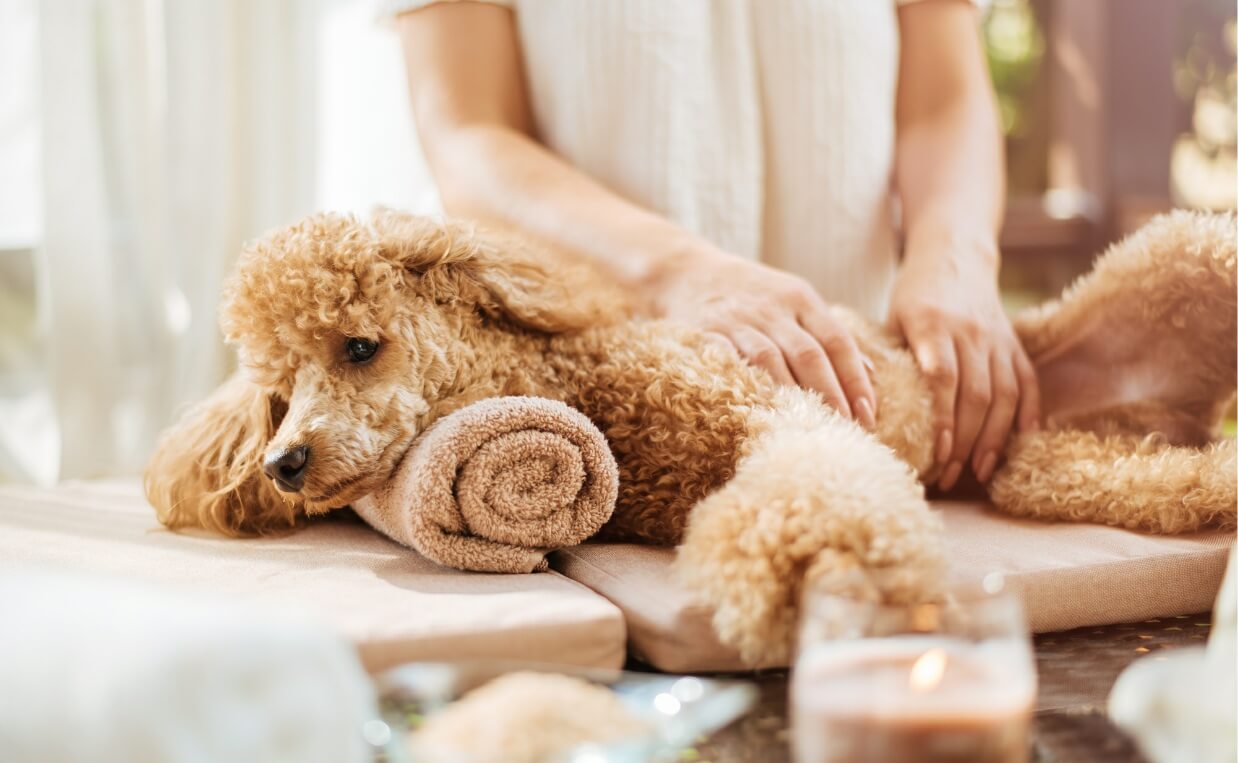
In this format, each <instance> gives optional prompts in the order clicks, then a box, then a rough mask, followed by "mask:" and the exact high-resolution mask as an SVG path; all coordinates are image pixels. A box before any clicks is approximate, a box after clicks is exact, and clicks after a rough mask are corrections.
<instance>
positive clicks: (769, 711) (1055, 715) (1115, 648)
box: [683, 614, 1211, 763]
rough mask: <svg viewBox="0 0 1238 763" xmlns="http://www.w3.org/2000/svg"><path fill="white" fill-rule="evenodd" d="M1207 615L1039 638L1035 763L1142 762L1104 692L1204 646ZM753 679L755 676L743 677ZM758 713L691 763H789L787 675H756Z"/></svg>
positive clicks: (692, 756)
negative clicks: (1111, 714) (1145, 661)
mask: <svg viewBox="0 0 1238 763" xmlns="http://www.w3.org/2000/svg"><path fill="white" fill-rule="evenodd" d="M1210 627H1211V616H1210V615H1207V614H1200V615H1181V616H1178V617H1169V618H1162V619H1158V620H1149V621H1147V622H1143V623H1134V624H1129V625H1110V626H1105V627H1101V628H1079V629H1077V630H1073V631H1065V632H1062V633H1046V634H1044V635H1041V636H1037V637H1036V641H1035V643H1036V665H1037V671H1038V673H1039V678H1040V694H1039V696H1038V698H1037V702H1036V718H1035V727H1034V731H1033V737H1034V739H1033V744H1034V752H1033V755H1032V760H1033V761H1034V763H1090V762H1091V761H1104V763H1144V758H1143V757H1142V756H1141V755H1139V753H1138V751H1137V750H1136V749H1135V747H1134V746H1133V745H1132V744H1131V742H1130V740H1129V739H1128V738H1127V737H1126V736H1125V735H1123V734H1122V733H1121V732H1119V731H1118V730H1117V729H1116V728H1115V727H1114V726H1113V725H1112V724H1110V723H1109V720H1108V719H1107V718H1106V717H1105V703H1106V701H1107V698H1108V696H1109V690H1110V688H1112V687H1113V682H1114V681H1115V680H1116V679H1117V677H1118V674H1119V673H1121V672H1122V669H1123V668H1125V667H1126V666H1127V665H1129V664H1130V663H1131V662H1133V661H1134V660H1135V659H1137V658H1139V657H1143V656H1145V655H1151V656H1152V659H1155V656H1156V655H1157V654H1161V653H1164V652H1166V651H1169V650H1173V649H1179V648H1182V647H1186V646H1202V645H1203V643H1204V641H1205V640H1206V639H1207V637H1208V631H1209V629H1210ZM746 677H747V678H749V679H752V678H753V677H752V676H746ZM755 681H756V682H757V684H758V686H759V688H760V692H761V695H760V700H759V702H758V704H757V707H756V708H755V710H754V711H753V712H752V713H750V714H749V715H748V716H747V717H746V718H744V719H743V720H741V721H739V722H738V723H735V724H733V725H732V726H731V727H729V728H727V729H724V730H722V731H720V732H719V733H717V734H715V735H714V736H713V738H711V739H709V740H707V741H705V742H704V743H702V744H701V745H700V746H698V747H696V748H693V749H692V750H690V751H686V752H685V755H684V756H683V759H684V760H691V761H694V763H789V761H790V752H789V750H788V747H787V736H788V731H787V673H786V671H768V672H764V673H761V674H759V675H757V676H756V677H755Z"/></svg>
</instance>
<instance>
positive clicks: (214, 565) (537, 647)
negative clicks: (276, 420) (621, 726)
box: [0, 482, 625, 671]
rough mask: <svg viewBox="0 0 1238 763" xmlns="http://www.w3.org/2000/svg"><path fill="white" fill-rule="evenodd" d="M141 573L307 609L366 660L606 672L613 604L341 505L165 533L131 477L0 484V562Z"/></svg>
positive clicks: (618, 650)
mask: <svg viewBox="0 0 1238 763" xmlns="http://www.w3.org/2000/svg"><path fill="white" fill-rule="evenodd" d="M28 566H37V567H43V568H53V569H57V570H62V571H80V572H86V573H93V574H107V575H113V576H120V577H132V578H141V579H144V580H151V581H156V582H160V583H164V584H167V585H169V586H173V587H176V588H177V589H181V590H187V591H201V592H209V593H211V594H215V595H223V596H228V597H234V598H236V599H239V600H245V601H249V602H255V603H257V604H259V605H260V606H263V607H268V608H278V609H284V610H289V611H292V612H296V613H300V614H308V615H310V616H312V617H316V618H318V619H319V620H321V621H325V622H326V623H327V624H328V625H330V626H332V627H334V628H337V629H338V630H339V631H340V632H341V633H343V634H344V635H345V636H346V637H348V638H349V639H351V640H352V641H353V642H354V643H355V644H356V645H357V648H358V651H359V653H360V655H361V659H362V661H363V662H364V663H365V665H366V667H367V668H368V669H369V670H372V671H374V670H381V669H383V668H386V667H390V666H392V665H396V664H399V663H401V662H407V661H410V660H433V659H468V658H501V659H513V660H532V661H540V662H553V663H565V664H572V665H582V666H595V667H607V668H615V667H619V666H620V665H622V663H623V659H624V654H625V651H624V637H625V631H624V623H623V617H622V615H621V614H620V612H619V610H618V609H616V608H615V606H614V605H613V604H611V603H609V602H608V601H606V600H605V599H603V598H602V597H600V596H598V595H597V594H594V593H592V592H590V591H589V590H588V589H586V588H585V587H584V586H582V585H580V584H579V583H576V582H574V581H572V580H569V579H567V578H565V577H563V576H561V575H559V574H557V573H554V572H544V573H537V574H531V575H483V574H476V573H464V572H457V571H454V570H449V569H446V568H443V567H439V566H437V565H435V564H433V563H431V562H429V561H426V560H425V559H423V558H421V557H420V556H418V555H417V554H416V553H415V552H413V551H410V550H408V549H406V548H403V547H401V546H399V545H397V544H395V543H394V542H392V541H389V540H387V539H385V538H383V537H382V536H380V535H379V534H378V533H376V532H374V531H373V530H371V529H370V528H369V527H367V526H365V525H364V524H362V523H361V522H360V521H359V520H357V519H356V517H355V516H353V515H352V514H351V513H349V512H341V516H340V517H338V518H334V519H325V520H318V521H315V522H311V523H310V524H309V526H308V527H306V528H305V529H303V530H300V531H298V532H295V533H291V534H288V535H285V536H282V537H274V538H255V539H242V540H238V539H229V538H221V537H218V536H213V535H209V534H205V533H193V534H189V533H172V532H169V531H168V530H166V529H164V528H162V527H161V526H160V525H159V523H158V522H157V521H156V520H155V514H154V510H153V509H151V507H150V506H149V505H148V504H147V503H146V500H145V498H143V497H142V494H141V491H140V489H139V487H138V485H137V484H136V483H135V482H125V483H76V484H73V483H70V484H66V485H64V486H62V487H58V488H55V489H51V490H41V489H36V488H25V487H14V486H7V487H0V569H14V568H18V569H20V568H22V567H28Z"/></svg>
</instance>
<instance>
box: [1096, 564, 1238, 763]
mask: <svg viewBox="0 0 1238 763" xmlns="http://www.w3.org/2000/svg"><path fill="white" fill-rule="evenodd" d="M1236 559H1238V546H1235V547H1234V549H1232V550H1231V551H1230V556H1229V569H1228V571H1227V572H1226V573H1225V582H1224V583H1223V584H1222V586H1221V593H1220V595H1218V596H1217V602H1216V610H1215V611H1216V614H1215V616H1214V617H1215V619H1214V621H1213V624H1212V636H1211V637H1210V638H1209V639H1208V646H1207V647H1205V648H1202V649H1183V650H1181V651H1177V652H1174V653H1173V654H1170V655H1166V656H1160V657H1144V658H1143V659H1141V660H1139V661H1138V662H1136V663H1135V664H1133V665H1131V666H1130V667H1129V668H1127V669H1126V670H1125V671H1123V673H1122V675H1121V676H1119V677H1118V681H1117V683H1116V684H1115V685H1114V687H1113V692H1112V693H1111V694H1110V695H1109V717H1110V718H1111V719H1112V720H1113V722H1114V723H1116V724H1117V725H1118V726H1121V727H1122V728H1123V729H1124V730H1125V731H1126V732H1127V733H1129V734H1130V735H1131V736H1133V737H1134V738H1135V740H1136V741H1137V742H1138V743H1139V747H1140V748H1141V749H1142V750H1143V752H1144V754H1145V755H1147V756H1148V758H1149V759H1150V760H1152V761H1153V763H1212V761H1217V763H1230V761H1233V760H1236V759H1238V719H1236V718H1238V707H1236V705H1238V700H1236V698H1235V694H1236V693H1238V661H1236V655H1238V569H1236V568H1238V561H1235V560H1236Z"/></svg>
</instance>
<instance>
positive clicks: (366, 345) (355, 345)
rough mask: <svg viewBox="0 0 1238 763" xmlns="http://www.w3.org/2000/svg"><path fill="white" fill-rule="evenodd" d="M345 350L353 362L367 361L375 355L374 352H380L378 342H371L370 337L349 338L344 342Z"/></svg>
mask: <svg viewBox="0 0 1238 763" xmlns="http://www.w3.org/2000/svg"><path fill="white" fill-rule="evenodd" d="M344 350H345V351H346V352H347V353H348V359H349V360H351V361H352V362H353V363H365V362H367V361H368V360H369V359H370V358H372V357H374V353H376V352H378V342H371V341H370V340H369V339H349V340H348V341H347V342H346V343H345V344H344Z"/></svg>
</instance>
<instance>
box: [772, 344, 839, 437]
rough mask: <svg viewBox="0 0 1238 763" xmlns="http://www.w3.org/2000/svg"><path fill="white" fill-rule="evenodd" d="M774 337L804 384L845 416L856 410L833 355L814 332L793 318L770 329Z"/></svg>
mask: <svg viewBox="0 0 1238 763" xmlns="http://www.w3.org/2000/svg"><path fill="white" fill-rule="evenodd" d="M770 334H771V338H772V339H773V340H774V342H775V343H777V345H778V346H779V347H780V348H781V349H782V355H783V360H784V361H785V362H786V364H787V366H788V367H789V368H790V370H791V373H792V375H793V376H794V377H795V381H796V383H797V384H799V385H800V386H801V387H806V388H808V389H815V390H816V391H818V392H820V393H821V396H822V397H823V398H825V402H826V404H828V405H829V406H831V407H833V408H834V409H836V410H837V411H838V412H839V413H841V414H843V415H844V416H848V417H850V416H851V415H852V413H853V412H854V409H853V408H852V406H851V404H850V402H848V400H847V396H846V394H845V393H844V392H843V388H842V385H841V384H839V381H838V377H837V376H836V375H835V369H834V368H833V367H832V365H831V358H830V357H829V356H827V355H826V354H825V349H824V348H823V347H822V346H821V344H820V342H818V341H817V340H816V339H815V338H814V337H813V336H812V335H811V334H809V333H808V332H807V331H805V330H804V329H802V328H800V327H799V325H798V324H795V323H791V322H790V321H788V322H786V323H783V324H780V325H777V326H776V327H775V328H773V329H772V330H771V331H770Z"/></svg>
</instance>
